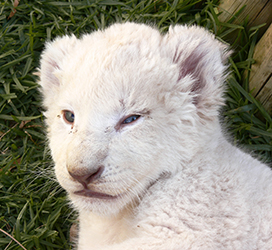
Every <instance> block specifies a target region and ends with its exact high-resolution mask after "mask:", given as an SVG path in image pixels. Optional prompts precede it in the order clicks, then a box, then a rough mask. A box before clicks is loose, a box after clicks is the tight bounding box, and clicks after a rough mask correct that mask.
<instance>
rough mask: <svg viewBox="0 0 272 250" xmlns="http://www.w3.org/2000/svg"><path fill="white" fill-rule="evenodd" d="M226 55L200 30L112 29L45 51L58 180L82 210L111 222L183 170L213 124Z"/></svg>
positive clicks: (57, 43) (133, 26) (46, 101)
mask: <svg viewBox="0 0 272 250" xmlns="http://www.w3.org/2000/svg"><path fill="white" fill-rule="evenodd" d="M226 55H227V53H226V47H225V46H224V45H223V44H221V43H220V42H218V41H217V40H215V39H214V37H213V36H212V35H211V34H209V33H208V32H206V31H205V30H204V29H201V28H197V27H187V26H175V27H173V28H170V30H169V32H168V33H166V34H164V35H161V34H160V33H159V31H158V30H157V29H154V28H152V27H149V26H147V25H143V24H134V23H125V24H115V25H113V26H111V27H109V28H108V29H106V30H104V31H97V32H94V33H92V34H89V35H84V36H83V37H82V38H81V39H77V38H76V37H74V36H64V37H62V38H57V39H56V40H55V41H53V42H50V43H47V45H46V49H45V51H44V53H43V55H42V59H41V80H40V85H41V89H42V93H43V96H44V106H45V109H46V112H45V116H46V120H47V125H48V138H49V145H50V149H51V152H52V156H53V160H54V162H55V172H56V176H57V179H58V181H59V183H60V184H61V186H62V187H63V188H64V189H66V190H67V192H68V194H69V197H70V199H71V200H72V202H73V204H74V205H75V207H76V208H77V209H78V210H91V211H93V212H95V213H101V214H115V213H118V212H119V211H120V210H121V209H122V208H124V207H125V206H127V205H128V204H133V203H136V202H137V200H139V199H140V197H141V196H142V195H143V194H144V193H145V191H146V189H148V187H149V186H150V185H152V183H154V182H155V181H156V180H157V179H159V178H160V177H161V176H162V175H163V174H165V173H168V174H170V175H172V174H175V172H176V171H182V169H184V168H186V163H187V162H189V161H191V160H193V157H194V155H195V154H197V153H198V152H199V150H201V148H202V147H203V146H205V143H206V142H207V140H208V138H210V136H211V134H212V133H213V129H214V128H215V127H217V126H218V124H219V123H218V119H217V115H218V109H219V107H220V105H222V103H223V99H222V93H223V90H222V84H223V81H224V71H225V67H224V65H223V61H224V60H225V58H226Z"/></svg>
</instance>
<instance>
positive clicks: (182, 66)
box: [165, 26, 229, 118]
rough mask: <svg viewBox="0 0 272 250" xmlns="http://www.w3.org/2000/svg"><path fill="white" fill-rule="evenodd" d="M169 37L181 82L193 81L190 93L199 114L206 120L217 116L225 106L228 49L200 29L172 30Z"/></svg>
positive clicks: (184, 27)
mask: <svg viewBox="0 0 272 250" xmlns="http://www.w3.org/2000/svg"><path fill="white" fill-rule="evenodd" d="M165 38H166V42H167V46H168V48H169V49H170V53H169V54H170V55H171V57H172V62H173V63H174V64H177V66H178V69H179V75H178V82H182V79H184V80H185V78H187V77H189V79H192V80H193V81H190V82H191V84H190V86H189V87H188V88H189V89H187V91H190V92H191V94H192V96H193V103H194V104H195V105H196V107H197V109H198V114H199V115H201V117H203V115H204V116H205V117H206V118H209V117H210V116H214V115H217V113H218V109H219V107H220V106H221V105H222V104H223V103H224V100H223V93H224V88H223V82H224V80H225V75H226V74H225V70H226V67H225V66H224V64H225V62H226V61H227V57H228V55H229V53H228V47H227V46H226V45H224V44H223V43H221V42H219V41H217V40H216V39H215V38H214V36H213V35H212V34H210V33H209V32H208V31H205V30H204V29H203V28H200V27H196V26H193V27H187V26H175V27H170V29H169V32H168V34H167V35H166V37H165ZM189 79H188V80H189ZM183 82H184V81H183Z"/></svg>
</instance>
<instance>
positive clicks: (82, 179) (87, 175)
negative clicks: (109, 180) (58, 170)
mask: <svg viewBox="0 0 272 250" xmlns="http://www.w3.org/2000/svg"><path fill="white" fill-rule="evenodd" d="M103 171H104V166H99V167H98V168H97V169H92V170H91V169H90V170H88V171H84V172H83V173H82V174H81V173H80V171H75V172H70V171H69V174H70V175H71V176H72V177H73V178H74V179H75V180H76V181H78V182H79V183H81V184H82V185H83V187H84V188H86V189H87V185H88V184H89V183H91V182H93V181H95V180H97V179H99V178H100V176H101V174H102V173H103Z"/></svg>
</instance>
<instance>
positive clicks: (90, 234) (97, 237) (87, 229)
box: [78, 207, 132, 249]
mask: <svg viewBox="0 0 272 250" xmlns="http://www.w3.org/2000/svg"><path fill="white" fill-rule="evenodd" d="M130 211H131V209H130V208H129V207H128V208H125V209H124V210H122V211H121V212H119V213H118V214H117V215H112V216H105V215H99V214H95V213H93V212H91V211H81V212H80V213H79V221H80V229H79V248H78V249H86V246H88V247H90V245H91V246H92V247H93V249H97V248H96V247H98V246H102V245H107V244H114V243H118V242H121V241H123V240H125V239H126V238H128V237H130V236H131V235H132V230H131V226H130V225H131V223H130V221H131V217H132V214H131V212H130ZM88 249H89V248H88Z"/></svg>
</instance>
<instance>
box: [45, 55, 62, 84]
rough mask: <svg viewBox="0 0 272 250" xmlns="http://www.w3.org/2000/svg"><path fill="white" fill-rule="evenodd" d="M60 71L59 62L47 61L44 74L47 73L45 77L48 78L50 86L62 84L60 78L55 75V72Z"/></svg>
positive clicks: (50, 59)
mask: <svg viewBox="0 0 272 250" xmlns="http://www.w3.org/2000/svg"><path fill="white" fill-rule="evenodd" d="M59 69H60V67H59V65H58V64H57V62H56V61H54V60H53V59H52V58H49V59H48V61H47V65H46V68H45V70H44V73H45V77H46V79H47V81H48V82H49V83H50V84H54V85H59V84H60V83H59V80H58V78H57V77H56V76H55V75H54V72H55V70H59Z"/></svg>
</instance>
